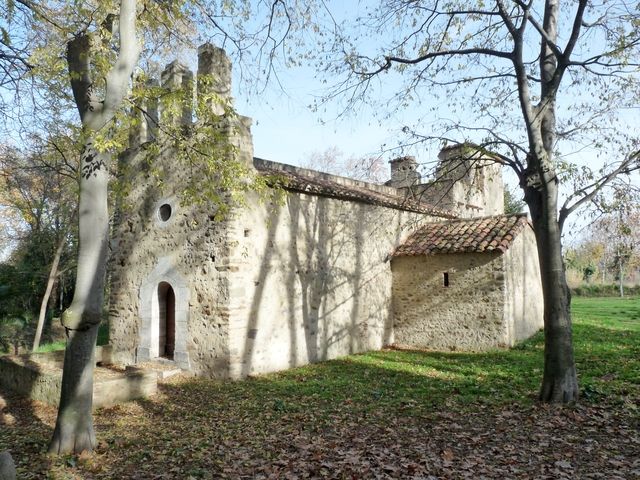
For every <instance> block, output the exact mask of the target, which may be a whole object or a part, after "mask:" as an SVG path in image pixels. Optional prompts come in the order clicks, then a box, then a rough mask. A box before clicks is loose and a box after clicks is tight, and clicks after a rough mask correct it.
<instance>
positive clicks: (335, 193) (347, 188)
mask: <svg viewBox="0 0 640 480" xmlns="http://www.w3.org/2000/svg"><path fill="white" fill-rule="evenodd" d="M253 164H254V166H255V167H256V169H257V170H258V171H259V172H260V173H262V174H264V175H274V176H275V177H276V178H277V181H279V182H281V183H282V186H283V188H285V189H287V190H291V191H295V192H302V193H307V194H311V195H319V196H325V197H331V198H337V199H341V200H353V201H360V202H363V203H370V204H373V205H381V206H383V207H390V208H395V209H398V210H406V211H409V212H418V213H425V214H429V215H433V216H436V217H443V218H457V215H456V214H455V213H453V212H451V211H448V210H444V209H440V208H437V207H434V206H433V205H431V204H428V203H424V202H420V201H419V200H415V199H413V198H409V197H407V196H405V195H403V194H402V193H400V192H401V191H400V190H397V189H394V188H391V187H383V186H380V185H375V184H367V183H366V182H360V181H356V180H351V179H347V178H344V177H338V176H336V175H329V174H325V173H321V172H314V171H311V170H305V169H302V168H297V167H293V166H291V165H285V164H281V163H276V162H270V161H267V160H262V159H259V158H254V161H253ZM396 191H397V192H398V193H395V192H396Z"/></svg>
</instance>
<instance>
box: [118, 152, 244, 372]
mask: <svg viewBox="0 0 640 480" xmlns="http://www.w3.org/2000/svg"><path fill="white" fill-rule="evenodd" d="M162 158H163V159H164V161H163V162H159V164H160V165H163V164H164V167H165V168H164V175H165V179H164V182H163V184H162V186H159V187H154V185H155V184H156V182H155V181H154V179H153V178H151V173H150V172H146V171H145V169H144V168H143V165H140V164H144V162H145V161H146V160H145V158H144V156H143V155H131V157H130V158H128V159H127V163H128V168H129V172H130V173H129V175H130V178H131V184H132V185H133V188H132V189H131V191H129V192H128V195H126V197H125V198H124V201H123V203H125V204H126V205H123V206H121V207H120V210H119V212H118V218H117V222H116V225H115V227H114V232H113V240H112V248H111V250H112V255H111V260H110V272H111V274H110V279H111V291H110V311H109V317H110V318H109V327H110V331H109V338H110V341H111V343H112V345H113V347H114V351H113V356H114V360H115V361H117V362H121V363H124V364H133V363H136V362H138V361H145V360H148V359H150V358H154V357H156V356H157V352H158V348H157V345H156V344H155V343H157V338H156V337H157V334H159V332H158V331H157V330H158V326H157V322H158V320H157V316H158V315H159V313H160V310H161V307H160V304H159V298H158V287H159V285H160V283H162V282H166V283H168V284H169V285H171V287H172V288H173V290H174V293H175V313H176V318H175V323H176V325H175V326H176V331H175V337H176V338H175V342H176V345H175V353H174V360H175V362H176V363H177V364H178V365H179V366H180V367H182V368H185V369H190V370H193V371H195V372H196V373H202V374H206V375H210V376H215V374H216V373H217V372H223V373H222V375H224V372H226V370H227V369H228V357H229V354H228V344H227V343H228V312H227V303H228V298H229V287H228V284H229V282H228V277H229V274H230V270H231V269H232V268H233V266H232V265H230V262H229V248H228V244H229V241H228V238H227V236H228V221H220V220H217V219H216V217H215V213H216V211H215V208H214V207H212V206H210V205H208V204H205V205H199V206H197V205H189V206H184V205H181V204H180V201H179V199H178V198H179V195H180V192H181V188H182V186H183V185H184V182H183V181H182V179H181V178H179V172H176V171H175V170H172V169H171V167H170V165H171V161H170V154H169V153H166V152H165V154H164V157H162ZM133 172H135V173H133ZM174 175H175V176H174ZM176 176H177V178H176ZM166 206H168V207H167V208H164V207H166ZM163 211H165V213H166V212H167V211H169V212H170V213H169V214H168V218H166V219H164V218H163V213H162V212H163Z"/></svg>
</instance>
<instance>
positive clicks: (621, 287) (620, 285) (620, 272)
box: [618, 246, 624, 298]
mask: <svg viewBox="0 0 640 480" xmlns="http://www.w3.org/2000/svg"><path fill="white" fill-rule="evenodd" d="M620 250H621V249H620V246H618V290H619V292H620V298H623V297H624V278H623V272H624V269H623V268H622V256H621V252H620Z"/></svg>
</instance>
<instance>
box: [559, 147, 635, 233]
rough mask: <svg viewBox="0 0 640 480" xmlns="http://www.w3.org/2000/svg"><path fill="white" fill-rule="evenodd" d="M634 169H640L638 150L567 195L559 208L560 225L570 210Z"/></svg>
mask: <svg viewBox="0 0 640 480" xmlns="http://www.w3.org/2000/svg"><path fill="white" fill-rule="evenodd" d="M636 171H640V150H639V151H636V152H634V153H631V154H630V155H628V156H627V158H626V159H624V160H623V161H622V162H620V163H619V164H618V165H617V166H616V167H615V168H613V169H612V170H610V171H609V172H607V173H605V174H604V175H602V176H601V177H600V178H598V179H596V180H594V181H593V182H591V183H589V184H588V185H585V186H584V187H582V188H580V189H578V190H576V191H575V192H573V193H572V194H571V195H569V197H568V198H567V199H566V200H565V202H564V204H563V205H562V207H561V208H560V214H559V219H558V222H559V224H560V226H561V227H562V225H563V224H564V222H565V220H566V219H567V217H568V216H569V215H570V214H571V213H572V212H574V211H575V210H577V209H578V208H580V207H581V206H582V205H584V204H585V203H587V202H590V201H592V200H593V199H594V198H595V197H596V195H598V194H599V193H600V192H601V191H602V190H603V189H604V188H605V187H606V186H608V185H610V184H611V183H612V182H613V181H614V180H615V179H616V178H617V177H618V176H619V175H621V174H630V173H632V172H636Z"/></svg>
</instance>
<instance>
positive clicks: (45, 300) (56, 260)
mask: <svg viewBox="0 0 640 480" xmlns="http://www.w3.org/2000/svg"><path fill="white" fill-rule="evenodd" d="M65 233H66V232H64V233H63V234H62V236H61V238H60V241H59V242H58V246H57V248H56V252H55V254H54V255H53V263H52V264H51V269H50V270H49V278H48V279H47V288H46V290H45V291H44V295H43V296H42V302H41V303H40V313H39V314H38V325H37V327H36V335H35V337H34V339H33V347H32V349H31V350H32V351H34V352H35V351H36V350H37V349H38V347H39V346H40V338H41V337H42V330H43V328H44V320H45V318H46V315H47V305H49V297H50V296H51V291H52V290H53V284H54V283H55V281H56V276H57V275H58V265H59V264H60V257H62V251H63V250H64V245H65V243H66V235H65ZM54 303H55V302H54Z"/></svg>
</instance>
